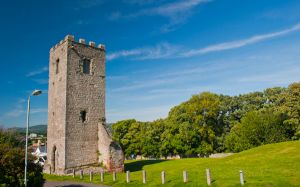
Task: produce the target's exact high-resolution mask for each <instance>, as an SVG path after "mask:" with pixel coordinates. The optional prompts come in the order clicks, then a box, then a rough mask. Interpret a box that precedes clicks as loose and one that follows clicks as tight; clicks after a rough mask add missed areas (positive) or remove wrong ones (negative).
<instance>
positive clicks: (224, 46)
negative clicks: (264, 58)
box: [181, 23, 300, 57]
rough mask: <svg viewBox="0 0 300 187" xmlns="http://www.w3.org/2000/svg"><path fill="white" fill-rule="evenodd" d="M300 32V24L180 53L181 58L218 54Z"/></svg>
mask: <svg viewBox="0 0 300 187" xmlns="http://www.w3.org/2000/svg"><path fill="white" fill-rule="evenodd" d="M299 30H300V23H298V24H296V25H294V26H292V27H290V28H288V29H285V30H282V31H278V32H272V33H268V34H262V35H256V36H253V37H250V38H247V39H243V40H236V41H231V42H225V43H220V44H216V45H211V46H207V47H204V48H200V49H192V50H190V51H187V52H185V53H182V54H181V56H183V57H191V56H196V55H203V54H206V53H211V52H218V51H224V50H229V49H236V48H240V47H244V46H247V45H250V44H254V43H258V42H261V41H264V40H268V39H272V38H276V37H279V36H283V35H287V34H289V33H292V32H295V31H299Z"/></svg>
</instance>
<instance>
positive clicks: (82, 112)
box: [80, 110, 86, 123]
mask: <svg viewBox="0 0 300 187" xmlns="http://www.w3.org/2000/svg"><path fill="white" fill-rule="evenodd" d="M80 120H81V122H82V123H83V122H85V121H86V111H85V110H82V111H80Z"/></svg>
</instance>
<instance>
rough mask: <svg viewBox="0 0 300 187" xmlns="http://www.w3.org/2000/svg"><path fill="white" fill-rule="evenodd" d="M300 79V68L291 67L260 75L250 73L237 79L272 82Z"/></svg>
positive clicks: (288, 81) (246, 81) (288, 82)
mask: <svg viewBox="0 0 300 187" xmlns="http://www.w3.org/2000/svg"><path fill="white" fill-rule="evenodd" d="M299 80H300V68H299V67H289V68H288V69H283V70H281V71H276V72H274V73H273V72H270V73H264V74H260V75H257V74H255V75H250V76H245V77H241V78H240V79H238V80H236V81H237V82H241V83H271V84H290V83H292V82H295V81H299Z"/></svg>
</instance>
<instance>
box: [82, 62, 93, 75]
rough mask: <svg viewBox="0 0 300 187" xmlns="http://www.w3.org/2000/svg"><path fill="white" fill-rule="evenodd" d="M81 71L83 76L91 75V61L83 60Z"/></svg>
mask: <svg viewBox="0 0 300 187" xmlns="http://www.w3.org/2000/svg"><path fill="white" fill-rule="evenodd" d="M82 71H83V73H84V74H90V73H91V60H90V59H84V60H83V68H82Z"/></svg>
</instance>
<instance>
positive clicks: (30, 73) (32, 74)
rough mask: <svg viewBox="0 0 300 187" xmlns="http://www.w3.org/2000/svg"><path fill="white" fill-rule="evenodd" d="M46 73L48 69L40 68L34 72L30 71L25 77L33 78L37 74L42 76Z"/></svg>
mask: <svg viewBox="0 0 300 187" xmlns="http://www.w3.org/2000/svg"><path fill="white" fill-rule="evenodd" d="M47 71H48V67H46V66H45V67H42V68H40V69H38V70H35V71H31V72H29V73H27V74H26V77H32V76H35V75H39V74H42V73H45V72H47Z"/></svg>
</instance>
